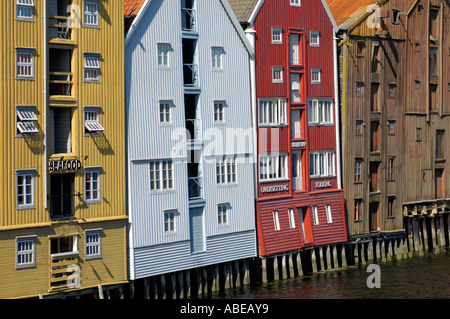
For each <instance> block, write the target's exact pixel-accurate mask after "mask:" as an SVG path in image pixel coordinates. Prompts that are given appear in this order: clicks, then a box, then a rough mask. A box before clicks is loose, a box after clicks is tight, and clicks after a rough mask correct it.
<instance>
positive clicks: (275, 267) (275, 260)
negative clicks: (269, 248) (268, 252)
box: [273, 256, 280, 280]
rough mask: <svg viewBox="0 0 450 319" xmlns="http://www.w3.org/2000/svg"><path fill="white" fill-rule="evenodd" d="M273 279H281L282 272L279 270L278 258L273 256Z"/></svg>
mask: <svg viewBox="0 0 450 319" xmlns="http://www.w3.org/2000/svg"><path fill="white" fill-rule="evenodd" d="M273 280H280V273H279V270H278V258H277V256H275V257H273Z"/></svg>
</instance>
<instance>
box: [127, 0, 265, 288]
mask: <svg viewBox="0 0 450 319" xmlns="http://www.w3.org/2000/svg"><path fill="white" fill-rule="evenodd" d="M169 21H170V22H169ZM252 56H253V49H252V48H251V45H250V43H249V42H248V40H247V38H246V37H245V34H244V32H243V31H242V29H241V28H240V25H239V23H238V22H237V20H236V18H235V16H234V15H233V12H232V11H231V8H230V7H229V5H228V2H227V1H224V0H214V1H211V0H197V1H168V0H164V1H163V0H151V1H150V0H148V1H145V3H144V4H143V5H142V7H141V8H140V11H139V13H138V14H137V16H136V17H135V18H134V20H133V22H132V24H131V26H130V29H129V30H128V32H127V35H126V39H125V57H126V58H125V59H126V125H127V169H128V214H129V217H130V220H129V231H130V232H129V241H128V242H129V249H128V252H129V277H130V280H132V281H136V282H137V281H139V280H141V281H142V280H143V281H145V283H147V284H148V282H149V281H148V280H149V279H151V280H153V279H157V280H158V286H161V285H165V279H164V278H165V276H166V275H167V276H170V275H171V274H172V275H173V278H174V280H175V278H178V277H179V276H181V278H184V277H183V276H184V275H186V276H187V277H188V278H189V279H188V280H191V277H192V276H195V278H198V279H195V283H194V280H192V284H197V282H198V281H200V283H201V281H202V271H203V270H202V268H203V269H204V270H205V272H206V267H208V266H211V265H219V264H223V263H229V262H234V261H236V262H237V261H239V260H245V259H248V258H253V257H256V253H257V252H256V230H255V209H254V198H255V187H254V169H253V167H254V166H253V157H254V153H253V131H252V113H251V95H250V60H251V58H252ZM217 269H218V268H217ZM197 270H199V271H200V275H199V276H200V277H198V276H197ZM188 273H189V274H188ZM158 276H159V277H158ZM192 278H194V277H192ZM177 280H178V279H177ZM184 281H185V279H181V283H183V282H184ZM172 282H173V283H174V285H175V281H172ZM147 284H146V286H147V287H148V285H147ZM167 284H169V283H168V282H167ZM189 289H190V288H189ZM160 292H161V291H160ZM161 293H163V294H165V291H164V292H161Z"/></svg>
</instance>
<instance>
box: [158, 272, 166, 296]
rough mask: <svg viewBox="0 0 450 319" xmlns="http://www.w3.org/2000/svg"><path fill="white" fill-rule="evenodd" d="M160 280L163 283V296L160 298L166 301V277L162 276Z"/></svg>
mask: <svg viewBox="0 0 450 319" xmlns="http://www.w3.org/2000/svg"><path fill="white" fill-rule="evenodd" d="M159 280H160V283H161V294H160V297H161V298H162V299H166V275H160V276H159Z"/></svg>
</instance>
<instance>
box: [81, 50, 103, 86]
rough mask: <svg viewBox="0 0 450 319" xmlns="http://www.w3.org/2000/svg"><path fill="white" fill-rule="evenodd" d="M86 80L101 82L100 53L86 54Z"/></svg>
mask: <svg viewBox="0 0 450 319" xmlns="http://www.w3.org/2000/svg"><path fill="white" fill-rule="evenodd" d="M84 81H85V82H100V55H98V54H85V55H84Z"/></svg>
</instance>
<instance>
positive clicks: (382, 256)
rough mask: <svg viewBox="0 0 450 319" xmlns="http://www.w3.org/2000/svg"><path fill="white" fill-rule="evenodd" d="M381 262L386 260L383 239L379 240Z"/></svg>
mask: <svg viewBox="0 0 450 319" xmlns="http://www.w3.org/2000/svg"><path fill="white" fill-rule="evenodd" d="M380 250H381V262H386V247H385V243H384V239H382V240H381V249H380Z"/></svg>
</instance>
